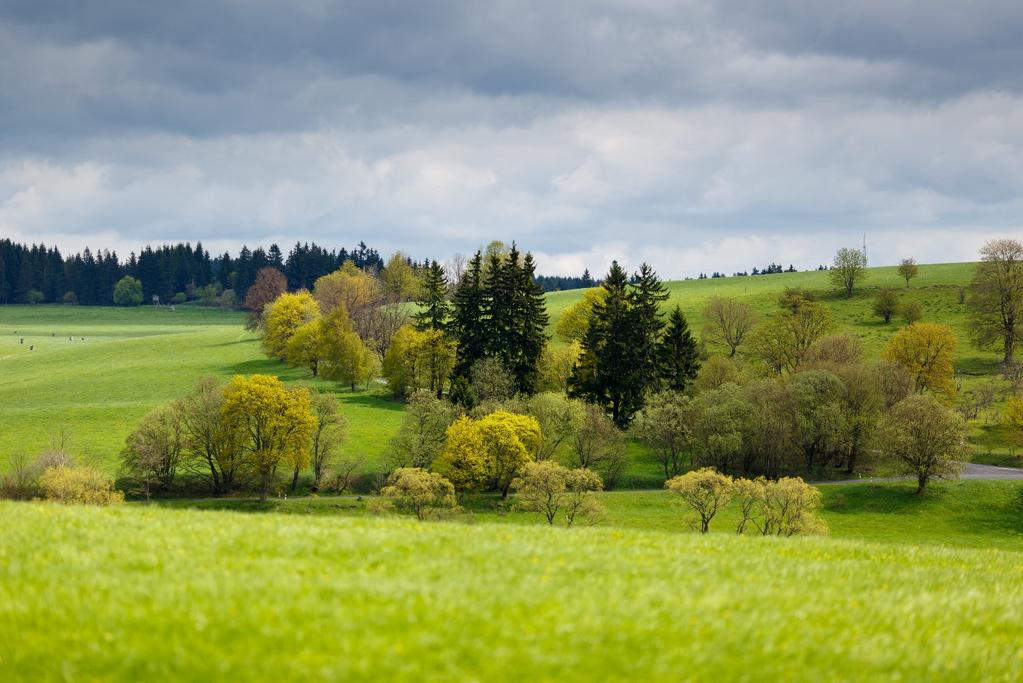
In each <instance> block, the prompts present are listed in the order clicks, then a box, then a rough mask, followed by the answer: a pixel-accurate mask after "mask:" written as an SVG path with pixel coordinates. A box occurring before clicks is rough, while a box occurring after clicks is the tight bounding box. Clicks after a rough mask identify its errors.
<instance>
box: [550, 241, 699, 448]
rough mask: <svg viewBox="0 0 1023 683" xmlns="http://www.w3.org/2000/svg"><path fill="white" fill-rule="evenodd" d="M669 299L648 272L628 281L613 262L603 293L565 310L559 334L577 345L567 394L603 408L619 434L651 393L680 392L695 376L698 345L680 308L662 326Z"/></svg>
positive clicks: (644, 270) (642, 271)
mask: <svg viewBox="0 0 1023 683" xmlns="http://www.w3.org/2000/svg"><path fill="white" fill-rule="evenodd" d="M667 298H668V294H667V291H666V290H665V288H664V285H663V284H661V281H660V280H659V279H658V277H657V274H656V273H654V271H653V270H652V269H651V268H650V267H649V266H647V265H646V264H643V265H642V266H641V267H640V269H639V271H638V272H637V273H636V275H635V276H634V277H633V278H631V280H630V279H629V278H628V277H627V276H626V274H625V271H624V270H623V269H622V268H621V267H620V266H619V265H618V262H617V261H615V262H613V263H612V264H611V269H610V270H609V271H608V274H607V277H606V278H605V280H604V282H603V284H602V285H601V288H600V290H599V291H598V292H596V293H594V294H593V295H591V296H590V297H588V298H584V299H583V301H582V302H580V304H579V305H578V308H577V309H576V310H572V311H566V316H568V318H569V323H567V324H566V327H565V328H563V329H562V332H563V334H564V335H565V336H566V337H567V338H569V339H573V340H574V339H575V338H578V342H579V357H578V359H577V360H576V362H575V364H574V366H573V367H572V371H571V375H570V376H569V378H568V388H569V393H570V395H572V396H577V397H580V398H583V399H584V400H586V401H587V402H588V403H593V404H596V405H598V406H601V407H602V408H604V409H605V410H606V411H607V412H608V413H609V414H610V416H611V419H612V420H613V421H614V423H615V424H616V425H617V426H618V427H620V428H622V429H624V428H626V427H628V425H629V424H630V423H631V422H632V419H633V417H634V416H635V415H636V413H637V412H639V411H640V410H641V409H642V408H643V404H644V401H645V398H646V396H647V395H648V394H649V393H650V392H651V391H656V390H658V389H660V388H668V389H671V390H673V391H678V392H682V391H685V390H686V389H687V388H688V386H689V385H690V383H691V382H692V381H693V379H694V378H695V377H696V374H697V372H698V370H699V360H698V348H697V344H696V341H695V339H694V338H693V336H692V333H691V332H690V330H689V325H688V322H687V321H686V318H685V316H684V315H683V314H682V311H681V309H680V308H678V307H676V308H675V309H674V310H673V311H672V312H671V315H670V317H669V318H668V319H667V320H666V319H665V314H664V313H663V312H662V311H661V304H662V303H663V302H664V301H665V300H666V299H667ZM573 321H578V323H577V325H578V326H577V328H576V329H573V328H572V327H571V325H573V324H576V323H574V322H573Z"/></svg>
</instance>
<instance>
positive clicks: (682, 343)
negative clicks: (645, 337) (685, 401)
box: [658, 306, 700, 392]
mask: <svg viewBox="0 0 1023 683" xmlns="http://www.w3.org/2000/svg"><path fill="white" fill-rule="evenodd" d="M658 352H659V353H658V355H659V363H658V365H659V369H660V379H661V381H662V382H663V383H664V388H666V389H670V390H671V391H678V392H684V391H686V390H687V389H688V388H689V387H690V386H692V384H693V380H695V379H696V375H697V373H698V372H699V371H700V351H699V347H698V346H697V344H696V339H694V338H693V333H692V332H691V331H690V330H689V323H688V322H687V321H686V317H685V315H683V314H682V309H681V308H679V307H678V306H676V307H675V310H673V311H672V312H671V315H670V316H669V317H668V327H667V329H666V330H665V332H664V337H663V338H662V339H661V343H660V344H659V345H658Z"/></svg>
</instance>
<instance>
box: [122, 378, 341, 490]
mask: <svg viewBox="0 0 1023 683" xmlns="http://www.w3.org/2000/svg"><path fill="white" fill-rule="evenodd" d="M344 436H345V420H344V418H343V416H342V415H340V413H339V412H338V409H337V401H336V399H335V398H334V397H333V396H332V395H329V394H316V393H313V392H310V391H309V390H308V389H304V388H287V387H285V386H284V385H283V384H282V383H281V381H280V380H279V379H278V378H276V377H271V376H268V375H251V376H247V377H246V376H237V377H235V378H234V379H233V380H232V381H231V382H230V383H228V384H227V385H221V384H219V383H218V382H217V381H216V380H214V379H212V378H205V379H202V380H200V381H199V382H198V384H197V385H196V387H195V389H194V390H193V391H192V392H191V393H189V394H188V395H186V396H185V397H183V398H182V399H180V400H178V401H175V402H174V403H172V404H170V405H168V406H163V407H160V408H157V409H156V410H154V411H152V412H150V413H149V414H148V415H146V416H145V417H144V418H143V419H142V420H141V421H140V422H139V424H138V425H137V426H136V427H135V429H134V430H133V431H132V433H131V434H130V435H129V436H128V438H127V440H126V442H125V447H124V449H123V451H122V453H121V462H122V474H123V475H124V476H125V477H126V478H128V479H129V480H130V481H131V482H133V484H134V485H135V486H136V487H137V489H138V490H139V491H140V492H141V493H143V494H144V495H145V496H146V498H147V499H148V497H149V496H150V494H151V493H152V492H153V491H155V490H159V491H168V490H171V489H172V488H173V487H175V485H176V484H177V483H178V480H179V478H180V477H181V476H182V475H187V476H189V477H190V478H191V479H192V480H199V481H201V482H203V483H204V485H205V486H206V487H207V488H208V490H210V491H211V492H212V493H214V494H217V495H220V494H224V493H229V492H231V491H237V490H241V489H255V490H257V491H258V492H259V494H260V497H261V498H262V499H264V500H265V499H266V498H267V496H268V495H269V494H270V492H271V490H272V489H273V488H274V487H275V486H276V482H277V481H278V477H279V475H283V474H287V475H289V476H290V481H291V484H290V486H291V489H292V490H294V489H295V487H296V486H297V484H298V479H299V475H300V474H301V473H302V472H303V471H306V470H309V471H311V474H312V488H313V490H317V489H319V488H320V487H321V486H323V485H324V483H325V482H327V481H329V480H331V479H333V480H334V481H336V482H338V484H337V485H338V486H339V487H341V488H344V486H345V485H347V484H348V483H350V479H349V477H350V476H351V474H352V472H353V471H354V468H355V465H354V464H353V463H351V462H347V461H346V459H345V458H344V457H343V456H342V453H341V444H342V442H343V440H344Z"/></svg>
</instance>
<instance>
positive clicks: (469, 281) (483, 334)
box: [448, 251, 487, 381]
mask: <svg viewBox="0 0 1023 683" xmlns="http://www.w3.org/2000/svg"><path fill="white" fill-rule="evenodd" d="M486 309H487V302H486V301H485V292H484V288H483V254H481V253H480V252H478V251H477V252H476V254H475V255H474V256H473V257H472V258H471V259H469V263H468V264H467V266H466V270H465V276H464V277H463V278H462V282H461V283H460V284H459V285H458V289H456V290H455V301H454V310H453V313H452V316H451V323H450V325H449V327H448V333H449V334H450V335H451V337H452V338H453V339H454V340H455V344H456V351H455V369H454V372H453V373H452V376H453V379H456V380H459V379H460V380H463V381H466V380H467V379H468V377H469V369H470V368H471V367H472V364H473V363H475V362H476V361H478V360H479V359H481V358H483V357H484V355H485V354H486V349H487V330H486V329H485V327H484V316H485V314H486V312H487V311H486Z"/></svg>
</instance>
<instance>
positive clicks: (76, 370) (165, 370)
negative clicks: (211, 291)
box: [0, 306, 402, 467]
mask: <svg viewBox="0 0 1023 683" xmlns="http://www.w3.org/2000/svg"><path fill="white" fill-rule="evenodd" d="M243 320H244V318H243V316H242V315H241V314H237V313H229V312H224V311H220V310H211V309H203V308H197V307H188V306H184V307H178V308H177V310H175V311H171V310H170V309H169V308H167V307H164V308H161V309H154V308H151V307H148V306H147V307H140V308H136V309H124V308H87V307H65V306H2V307H0V414H2V419H0V462H2V461H3V459H4V458H6V455H7V454H8V453H11V452H14V451H17V450H24V451H26V452H28V453H34V452H36V451H39V450H41V449H43V448H45V447H46V446H47V445H48V444H49V442H50V439H51V436H53V435H54V434H56V433H58V432H60V431H61V430H62V429H63V430H65V431H66V433H67V434H68V436H69V438H70V443H71V449H72V451H73V452H76V453H85V454H87V455H88V456H90V457H94V458H97V459H99V460H100V461H101V462H103V463H105V464H106V465H107V466H108V467H113V466H114V463H115V462H116V459H117V453H118V452H119V451H120V449H121V447H122V446H123V444H124V439H125V437H126V436H127V435H128V433H129V432H130V431H131V429H132V427H134V426H135V424H136V423H137V422H138V420H139V418H141V417H142V416H143V415H145V413H146V412H148V411H149V410H151V409H152V408H155V407H156V406H160V405H164V404H166V403H169V402H170V401H172V400H174V399H176V398H179V397H180V396H182V395H184V394H185V393H187V392H188V391H189V390H190V389H191V388H192V387H193V386H194V385H195V382H196V380H198V379H199V378H200V377H202V376H204V375H212V376H215V377H218V378H220V379H222V380H228V379H230V378H231V377H232V376H233V375H236V374H251V373H256V372H261V373H269V374H275V375H278V376H280V377H281V378H282V379H284V380H286V381H289V382H305V383H307V384H309V385H310V386H311V387H313V388H315V389H316V390H318V391H334V392H336V394H337V396H338V399H339V400H340V402H341V409H342V411H343V412H344V415H345V417H346V418H347V420H348V427H349V435H350V436H349V444H350V445H351V448H352V449H353V452H357V453H360V454H361V455H364V456H365V458H366V460H367V462H368V463H370V464H374V463H376V462H377V461H379V459H380V457H381V454H382V453H383V450H384V448H386V446H387V442H388V440H389V439H390V436H391V434H392V433H393V432H394V430H395V429H397V427H398V424H399V423H400V421H401V414H402V407H401V405H400V404H398V403H395V402H393V401H390V400H388V399H387V398H386V397H385V396H384V395H383V394H382V393H381V392H375V393H373V392H356V393H351V392H349V391H348V390H347V389H346V388H343V387H340V386H338V385H336V384H334V383H330V382H322V381H312V380H311V379H310V378H309V376H308V373H307V372H305V371H303V370H300V369H293V368H288V367H286V366H285V365H284V364H282V363H278V362H276V361H271V360H268V359H266V357H264V356H263V353H262V351H261V349H260V344H259V339H258V337H257V336H256V335H255V334H252V333H249V332H246V331H245V330H244V328H243ZM83 337H84V340H83V339H82V338H83ZM22 338H24V340H25V342H24V344H21V343H19V341H20V340H21V339H22ZM32 345H34V346H35V350H34V351H29V347H30V346H32Z"/></svg>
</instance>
